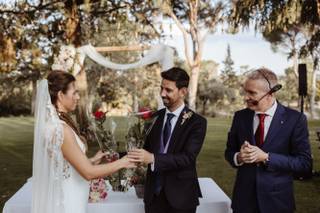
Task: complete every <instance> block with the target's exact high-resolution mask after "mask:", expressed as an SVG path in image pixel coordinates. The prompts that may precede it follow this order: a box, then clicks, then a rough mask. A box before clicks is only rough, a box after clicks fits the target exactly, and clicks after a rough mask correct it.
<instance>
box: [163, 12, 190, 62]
mask: <svg viewBox="0 0 320 213" xmlns="http://www.w3.org/2000/svg"><path fill="white" fill-rule="evenodd" d="M169 16H170V17H171V18H172V19H173V21H174V22H175V23H176V25H177V26H178V28H179V29H180V31H181V32H182V35H183V40H184V52H185V55H186V60H187V63H188V65H189V67H192V66H193V64H194V61H193V60H192V59H191V57H190V53H189V45H188V33H187V31H186V30H185V29H184V27H183V25H182V24H181V22H180V21H179V20H178V18H177V16H176V15H175V14H174V13H173V12H172V10H171V11H170V12H169Z"/></svg>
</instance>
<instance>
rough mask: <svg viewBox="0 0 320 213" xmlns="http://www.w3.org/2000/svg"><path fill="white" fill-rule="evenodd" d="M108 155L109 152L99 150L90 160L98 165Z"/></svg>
mask: <svg viewBox="0 0 320 213" xmlns="http://www.w3.org/2000/svg"><path fill="white" fill-rule="evenodd" d="M107 155H108V153H107V152H102V151H101V150H99V151H98V152H97V153H96V154H95V155H94V156H93V157H92V158H90V161H91V163H92V164H94V165H97V164H99V163H100V162H101V160H102V158H104V157H105V156H107Z"/></svg>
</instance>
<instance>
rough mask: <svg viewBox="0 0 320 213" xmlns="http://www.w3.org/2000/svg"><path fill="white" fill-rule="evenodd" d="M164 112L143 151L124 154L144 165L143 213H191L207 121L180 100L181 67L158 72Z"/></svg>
mask: <svg viewBox="0 0 320 213" xmlns="http://www.w3.org/2000/svg"><path fill="white" fill-rule="evenodd" d="M161 77H162V82H161V92H160V95H161V97H162V100H163V103H164V105H165V108H164V109H161V110H159V111H158V112H157V115H156V116H157V119H156V121H155V123H154V125H153V127H152V129H151V131H150V133H149V134H148V136H147V137H146V141H145V145H144V149H134V150H132V151H131V152H129V153H128V156H129V158H131V159H132V161H134V162H143V163H145V164H148V171H147V180H146V184H145V194H144V203H145V212H146V213H168V212H170V213H171V212H172V213H195V212H196V208H197V206H198V205H199V197H201V196H202V195H201V191H200V187H199V182H198V176H197V171H196V160H197V156H198V154H199V152H200V150H201V147H202V144H203V141H204V138H205V135H206V127H207V121H206V119H205V118H203V117H202V116H200V115H198V114H197V113H195V112H194V111H192V110H191V109H189V108H188V107H187V106H186V105H185V103H184V98H185V97H186V95H187V92H188V85H189V76H188V74H187V72H186V71H185V70H183V69H181V68H177V67H174V68H171V69H169V70H167V71H165V72H162V73H161Z"/></svg>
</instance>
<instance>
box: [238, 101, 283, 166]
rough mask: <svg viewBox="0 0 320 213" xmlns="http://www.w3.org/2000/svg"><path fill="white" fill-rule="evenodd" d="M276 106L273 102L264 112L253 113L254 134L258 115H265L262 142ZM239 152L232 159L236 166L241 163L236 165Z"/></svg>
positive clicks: (275, 102)
mask: <svg viewBox="0 0 320 213" xmlns="http://www.w3.org/2000/svg"><path fill="white" fill-rule="evenodd" d="M277 106H278V103H277V101H274V103H273V104H272V106H271V107H270V108H269V109H268V110H267V111H265V112H255V113H254V117H253V132H254V133H255V132H256V131H257V129H258V126H259V122H260V120H259V116H258V114H261V113H263V114H266V117H265V119H264V135H263V140H265V139H266V136H267V134H268V131H269V128H270V125H271V121H272V119H273V117H274V114H275V112H276V110H277ZM239 153H240V152H237V153H236V154H234V157H233V162H234V164H235V165H236V166H241V165H242V164H243V163H240V164H239V163H238V161H237V156H238V154H239Z"/></svg>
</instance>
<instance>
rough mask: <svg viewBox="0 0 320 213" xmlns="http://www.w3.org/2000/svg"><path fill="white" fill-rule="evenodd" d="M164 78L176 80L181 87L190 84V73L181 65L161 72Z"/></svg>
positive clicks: (178, 86) (179, 87)
mask: <svg viewBox="0 0 320 213" xmlns="http://www.w3.org/2000/svg"><path fill="white" fill-rule="evenodd" d="M161 77H162V78H163V79H166V80H169V81H174V82H176V87H177V88H178V89H181V88H183V87H187V88H188V86H189V79H190V78H189V75H188V73H187V72H186V71H185V70H184V69H181V68H179V67H172V68H171V69H168V70H167V71H164V72H162V73H161Z"/></svg>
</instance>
